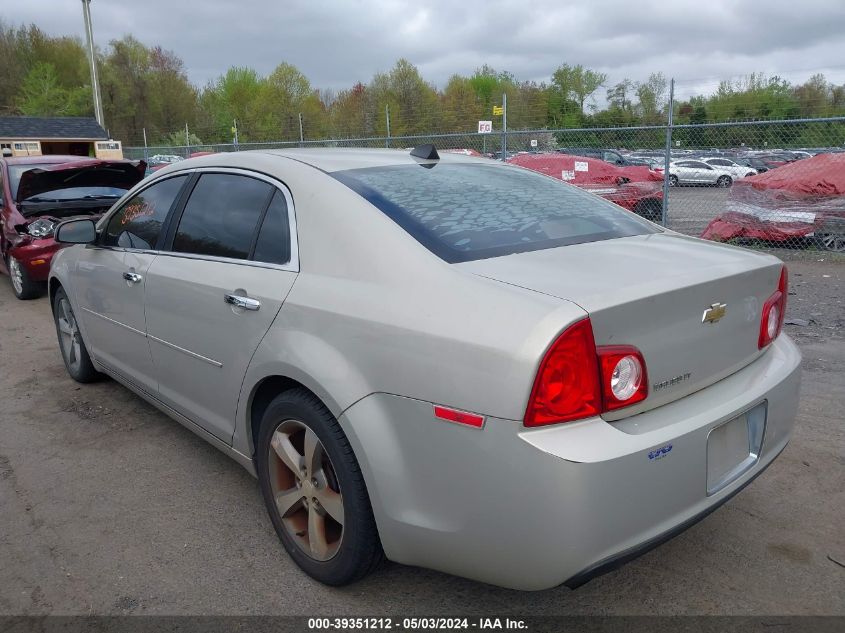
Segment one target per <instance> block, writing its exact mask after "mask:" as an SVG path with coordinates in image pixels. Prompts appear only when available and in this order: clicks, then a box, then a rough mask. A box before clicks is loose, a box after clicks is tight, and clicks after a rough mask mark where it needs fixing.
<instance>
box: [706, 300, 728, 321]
mask: <svg viewBox="0 0 845 633" xmlns="http://www.w3.org/2000/svg"><path fill="white" fill-rule="evenodd" d="M727 311H728V304H726V303H714V304H712V305H711V306H710V307H709V308H707V309H706V310H705V311H704V314H703V315H702V317H701V322H702V323H715V322H716V321H718V320H719V319H721V318H722V317H723V316H725V313H726V312H727Z"/></svg>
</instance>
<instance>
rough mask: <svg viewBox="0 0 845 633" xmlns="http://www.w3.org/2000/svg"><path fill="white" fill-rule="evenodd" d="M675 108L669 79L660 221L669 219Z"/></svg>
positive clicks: (672, 80)
mask: <svg viewBox="0 0 845 633" xmlns="http://www.w3.org/2000/svg"><path fill="white" fill-rule="evenodd" d="M674 110H675V79H674V78H673V79H671V80H669V118H668V121H667V122H666V155H665V156H664V157H663V210H662V213H661V221H660V223H661V224H662V225H663V226H666V221H667V220H668V219H669V163H670V162H671V160H670V154H671V152H672V117H673V114H674Z"/></svg>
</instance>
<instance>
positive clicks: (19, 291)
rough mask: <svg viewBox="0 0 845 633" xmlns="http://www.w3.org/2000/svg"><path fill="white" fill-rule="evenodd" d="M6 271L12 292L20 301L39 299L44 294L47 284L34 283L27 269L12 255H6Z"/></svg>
mask: <svg viewBox="0 0 845 633" xmlns="http://www.w3.org/2000/svg"><path fill="white" fill-rule="evenodd" d="M6 270H8V271H9V281H10V282H11V284H12V292H14V293H15V296H16V297H17V298H18V299H22V300H24V301H27V300H29V299H37V298H38V297H40V296H41V295H43V294H44V290H45V288H46V284H45V283H44V282H42V281H33V280H32V278H30V276H29V273H28V272H27V270H26V268H25V267H24V266H22V265H21V264H20V263H19V262H18V261H17V260H16V259H15V258H14V257H12V256H11V255H6Z"/></svg>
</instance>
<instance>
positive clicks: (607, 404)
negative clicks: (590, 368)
mask: <svg viewBox="0 0 845 633" xmlns="http://www.w3.org/2000/svg"><path fill="white" fill-rule="evenodd" d="M598 355H599V367H600V368H601V376H602V405H603V407H602V408H603V410H604V411H613V410H615V409H621V408H622V407H627V406H630V405H632V404H635V403H637V402H641V401H643V400H645V398H646V396H647V395H648V379H647V377H646V371H645V360H644V359H643V355H642V354H641V353H640V350H638V349H637V348H636V347H631V346H629V345H612V346H607V347H599V348H598Z"/></svg>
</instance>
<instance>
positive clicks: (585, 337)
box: [525, 319, 601, 426]
mask: <svg viewBox="0 0 845 633" xmlns="http://www.w3.org/2000/svg"><path fill="white" fill-rule="evenodd" d="M600 412H601V385H600V383H599V368H598V361H597V359H596V343H595V341H594V340H593V326H592V324H591V323H590V319H584V320H583V321H578V323H575V324H574V325H571V326H570V327H568V328H567V329H566V330H564V332H563V334H561V335H560V336H559V337H558V338H557V340H556V341H555V342H554V343H553V344H552V346H551V347H550V348H549V351H547V352H546V356H545V357H544V358H543V361H542V362H541V363H540V369H539V370H538V371H537V378H536V379H535V380H534V388H533V389H532V390H531V398H529V400H528V409H527V410H526V411H525V426H542V425H544V424H556V423H558V422H570V421H572V420H578V419H580V418H587V417H590V416H593V415H598V414H599V413H600Z"/></svg>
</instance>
